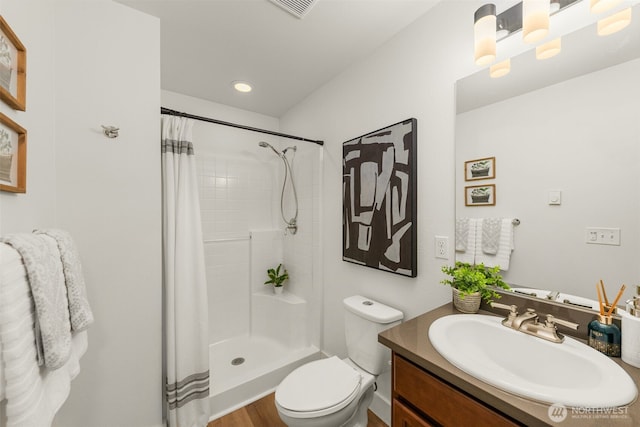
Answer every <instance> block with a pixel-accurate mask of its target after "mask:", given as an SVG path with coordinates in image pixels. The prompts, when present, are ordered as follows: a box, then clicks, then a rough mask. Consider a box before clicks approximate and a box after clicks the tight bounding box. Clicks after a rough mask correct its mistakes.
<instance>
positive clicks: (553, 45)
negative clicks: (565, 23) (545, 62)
mask: <svg viewBox="0 0 640 427" xmlns="http://www.w3.org/2000/svg"><path fill="white" fill-rule="evenodd" d="M561 49H562V38H561V37H558V38H557V39H553V40H551V41H549V42H547V43H544V44H541V45H540V46H537V47H536V59H549V58H551V57H554V56H556V55H557V54H559V53H560V50H561Z"/></svg>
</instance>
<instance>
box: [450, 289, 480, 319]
mask: <svg viewBox="0 0 640 427" xmlns="http://www.w3.org/2000/svg"><path fill="white" fill-rule="evenodd" d="M451 292H452V293H453V306H454V307H455V308H456V309H458V311H461V312H463V313H477V312H478V310H480V303H481V302H482V295H481V294H480V292H474V293H472V294H469V295H466V296H465V297H464V298H463V297H462V295H461V294H460V291H458V290H457V289H456V288H451Z"/></svg>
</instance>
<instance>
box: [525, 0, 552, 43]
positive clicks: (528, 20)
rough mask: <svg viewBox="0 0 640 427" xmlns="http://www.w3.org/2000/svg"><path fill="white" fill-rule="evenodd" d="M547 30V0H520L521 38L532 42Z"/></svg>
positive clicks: (541, 36)
mask: <svg viewBox="0 0 640 427" xmlns="http://www.w3.org/2000/svg"><path fill="white" fill-rule="evenodd" d="M548 32H549V0H524V1H523V2H522V39H523V40H524V42H525V43H534V42H537V41H538V40H541V39H543V38H544V37H545V36H546V35H547V33H548Z"/></svg>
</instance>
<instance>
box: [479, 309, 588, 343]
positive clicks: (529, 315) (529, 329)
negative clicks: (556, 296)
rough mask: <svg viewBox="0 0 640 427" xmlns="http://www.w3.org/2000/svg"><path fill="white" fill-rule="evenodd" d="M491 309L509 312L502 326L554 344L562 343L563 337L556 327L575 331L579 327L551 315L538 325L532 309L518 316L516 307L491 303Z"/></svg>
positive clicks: (536, 314)
mask: <svg viewBox="0 0 640 427" xmlns="http://www.w3.org/2000/svg"><path fill="white" fill-rule="evenodd" d="M491 307H494V308H501V309H504V310H509V315H508V316H507V318H506V319H504V320H503V321H502V324H503V325H504V326H506V327H508V328H511V329H515V330H516V331H520V332H524V333H525V334H529V335H533V336H535V337H538V338H542V339H545V340H547V341H551V342H555V343H561V342H563V341H564V336H563V335H562V334H559V333H558V330H557V329H556V325H562V326H565V327H567V328H571V329H575V330H577V329H578V327H579V326H580V325H578V324H577V323H573V322H569V321H567V320H562V319H558V318H556V317H554V316H552V315H551V314H547V319H546V320H545V322H544V323H540V322H538V313H536V311H535V310H534V309H532V308H528V309H527V311H526V312H525V313H523V314H520V315H519V314H518V307H517V306H515V305H506V304H500V303H497V302H492V303H491Z"/></svg>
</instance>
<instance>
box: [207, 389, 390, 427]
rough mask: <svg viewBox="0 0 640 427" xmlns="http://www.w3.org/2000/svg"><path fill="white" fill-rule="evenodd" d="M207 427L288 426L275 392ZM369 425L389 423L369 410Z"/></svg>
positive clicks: (373, 426)
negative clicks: (278, 409)
mask: <svg viewBox="0 0 640 427" xmlns="http://www.w3.org/2000/svg"><path fill="white" fill-rule="evenodd" d="M207 427H287V426H286V424H285V423H283V422H282V420H280V417H279V416H278V411H277V410H276V406H275V402H274V393H271V394H270V395H268V396H265V397H263V398H262V399H260V400H257V401H255V402H253V403H251V404H249V405H247V406H245V407H244V408H240V409H238V410H236V411H233V412H232V413H230V414H228V415H225V416H224V417H222V418H218V419H217V420H214V421H211V422H210V423H209V424H208V425H207ZM367 427H387V425H386V424H385V423H384V422H383V421H382V420H381V419H380V418H378V417H377V416H376V414H374V413H373V412H371V411H369V423H368V424H367Z"/></svg>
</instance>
